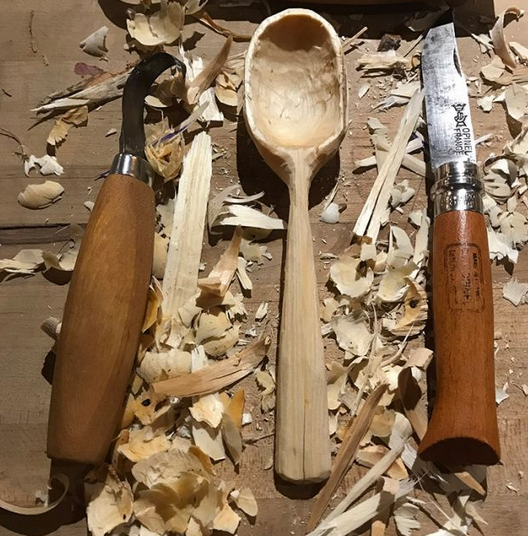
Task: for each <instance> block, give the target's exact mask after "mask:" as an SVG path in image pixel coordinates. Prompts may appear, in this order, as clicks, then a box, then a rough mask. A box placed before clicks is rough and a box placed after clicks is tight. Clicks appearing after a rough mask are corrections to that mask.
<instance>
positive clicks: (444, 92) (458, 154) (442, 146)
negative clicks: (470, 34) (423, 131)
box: [422, 12, 476, 170]
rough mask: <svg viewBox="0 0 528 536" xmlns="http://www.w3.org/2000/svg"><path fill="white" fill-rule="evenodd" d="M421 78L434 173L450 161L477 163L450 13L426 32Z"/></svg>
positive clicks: (464, 81)
mask: <svg viewBox="0 0 528 536" xmlns="http://www.w3.org/2000/svg"><path fill="white" fill-rule="evenodd" d="M422 79H423V84H424V92H425V109H426V113H427V128H428V132H429V150H430V154H431V166H432V168H433V170H436V169H437V168H438V167H439V166H441V165H442V164H446V163H448V162H460V161H469V162H473V163H475V162H476V156H475V142H474V138H473V127H472V125H471V114H470V111H469V99H468V93H467V86H466V80H465V78H464V74H463V73H462V69H461V67H460V60H459V57H458V49H457V45H456V38H455V28H454V25H453V19H452V16H451V13H449V12H448V13H446V15H445V16H442V18H441V19H439V21H438V22H437V23H436V25H435V26H434V27H433V28H431V29H430V30H429V31H428V33H427V36H426V38H425V43H424V48H423V53H422Z"/></svg>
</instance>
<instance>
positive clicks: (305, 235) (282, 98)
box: [244, 9, 347, 483]
mask: <svg viewBox="0 0 528 536" xmlns="http://www.w3.org/2000/svg"><path fill="white" fill-rule="evenodd" d="M345 79H346V77H345V67H344V58H343V53H342V51H341V44H340V41H339V38H338V36H337V34H336V32H335V31H334V29H333V28H332V26H331V25H330V24H329V23H328V22H327V21H325V20H324V19H323V18H321V17H320V16H318V15H317V14H316V13H314V12H312V11H310V10H307V9H287V10H285V11H283V12H281V13H279V14H277V15H274V16H272V17H269V18H268V19H266V20H265V21H264V22H262V24H261V25H260V26H259V27H258V28H257V31H256V32H255V34H254V35H253V38H252V39H251V43H250V45H249V48H248V51H247V55H246V66H245V82H244V84H245V85H244V89H245V117H246V123H247V126H248V130H249V132H250V134H251V136H252V138H253V141H254V142H255V145H256V146H257V148H258V150H259V152H260V154H261V155H262V157H263V158H264V160H265V161H266V163H267V164H268V165H269V166H270V167H271V168H272V169H273V171H275V173H277V175H279V177H280V178H281V179H282V180H283V181H284V182H285V183H286V184H287V185H288V189H289V193H290V217H289V222H288V239H287V246H286V247H287V249H286V266H285V281H284V296H283V304H282V318H281V329H280V340H279V361H278V377H277V414H276V420H277V424H276V445H275V446H276V455H275V470H276V471H277V473H278V474H279V475H280V476H281V477H282V478H284V479H286V480H289V481H292V482H299V483H301V482H319V481H321V480H324V479H325V478H327V477H328V475H329V473H330V440H329V433H328V402H327V388H326V377H325V366H324V355H323V342H322V338H321V326H320V321H319V297H318V291H317V280H316V275H315V264H314V253H313V243H312V233H311V229H310V220H309V217H308V193H309V190H310V183H311V181H312V179H313V177H314V176H315V174H316V173H317V171H318V170H319V169H320V168H321V166H322V165H323V164H324V163H325V162H326V161H327V160H328V159H330V158H331V157H332V156H333V155H334V154H335V153H336V151H337V150H338V148H339V144H340V142H341V140H342V139H343V136H344V134H345V128H346V104H347V96H346V81H345Z"/></svg>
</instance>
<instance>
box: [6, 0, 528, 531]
mask: <svg viewBox="0 0 528 536" xmlns="http://www.w3.org/2000/svg"><path fill="white" fill-rule="evenodd" d="M278 4H279V3H278ZM280 6H281V7H282V6H284V7H285V6H286V3H280ZM126 7H127V4H124V3H122V2H118V1H116V0H99V1H98V2H96V1H94V0H91V1H86V0H55V1H54V2H46V3H43V2H41V1H38V0H12V1H11V2H6V3H4V4H3V13H2V16H1V17H0V126H2V127H5V128H8V129H10V130H12V131H13V132H15V133H16V134H17V135H18V136H20V137H21V139H22V141H23V143H24V144H25V145H26V146H27V148H28V151H29V152H30V153H31V154H35V155H36V156H40V155H42V154H44V153H45V151H46V142H45V140H46V137H47V135H48V132H49V130H50V128H51V125H52V122H50V121H46V122H43V123H40V124H39V123H38V122H37V118H36V117H35V114H34V113H32V112H30V109H31V108H33V107H35V105H36V104H37V103H38V102H39V101H40V100H41V99H42V98H43V97H45V96H46V95H48V94H49V93H51V92H52V91H55V90H58V89H62V88H65V87H67V86H69V85H71V84H73V83H75V82H77V81H78V76H77V75H76V74H75V73H74V70H73V69H74V65H75V63H76V62H79V61H84V62H86V63H89V64H99V65H100V66H101V67H102V68H105V69H108V70H115V71H118V70H120V69H122V68H123V67H124V66H125V64H126V62H127V61H130V60H131V59H134V58H135V55H131V54H129V53H128V52H127V51H125V50H124V48H123V45H124V43H125V30H124V29H123V28H124V21H125V11H124V9H125V8H126ZM348 9H349V11H348V12H347V8H344V7H341V8H339V9H337V10H334V11H332V16H333V17H335V19H336V20H339V21H341V20H345V19H346V25H345V26H344V27H343V28H345V29H346V30H347V34H348V35H353V33H355V32H356V31H357V30H358V29H360V28H361V27H362V26H367V27H368V28H369V30H368V32H367V34H366V36H367V38H369V39H376V38H380V37H381V35H382V34H383V33H385V32H393V31H396V30H395V28H396V21H398V20H401V19H402V16H403V15H402V13H401V12H400V11H401V8H396V7H394V6H393V7H391V8H390V11H387V12H386V13H383V14H382V15H379V11H378V12H377V13H376V12H374V11H373V10H367V12H368V11H370V14H367V15H365V16H364V17H363V18H361V19H359V17H358V16H354V17H349V16H348V15H346V13H352V11H350V10H351V8H348ZM378 9H380V8H378ZM329 10H332V8H325V11H326V12H328V11H329ZM32 11H34V15H33V22H32V30H33V37H34V45H35V46H34V47H33V48H34V49H35V50H36V51H35V52H34V51H33V50H32V47H31V38H30V33H29V21H30V16H31V15H30V14H31V12H32ZM211 12H213V9H212V10H211ZM353 12H354V13H356V14H360V13H362V11H361V8H359V7H357V8H355V9H354V10H353ZM214 15H215V17H218V18H219V19H221V20H222V19H223V20H224V21H225V24H226V25H228V26H229V27H231V28H234V29H237V30H240V31H251V29H253V28H254V27H255V26H256V24H258V22H260V21H261V20H262V19H263V18H264V17H265V10H264V8H263V7H262V4H259V3H258V2H256V3H255V4H254V5H253V6H252V7H248V8H236V9H234V8H229V9H228V8H215V9H214ZM527 22H528V21H525V23H524V26H521V25H520V24H519V25H518V27H517V29H515V30H512V31H516V32H517V33H518V37H517V38H516V40H517V41H520V42H521V43H524V45H525V46H528V37H527V33H528V32H526V30H528V24H526V23H527ZM102 25H107V26H108V27H109V34H108V38H107V46H108V48H109V53H108V62H97V60H96V59H94V58H92V57H90V56H87V55H86V54H84V53H83V52H82V51H81V49H80V48H79V42H80V41H81V40H83V39H84V38H85V37H86V36H87V35H89V34H90V33H91V32H93V31H94V30H96V29H98V28H99V27H100V26H102ZM519 28H524V32H523V31H522V30H520V29H519ZM193 30H194V31H196V32H197V33H195V34H194V35H193V37H192V39H190V40H189V42H191V41H193V42H195V48H194V50H193V51H192V53H193V54H197V55H202V56H203V57H204V58H209V57H211V55H212V54H214V52H215V51H217V50H218V48H219V45H220V44H221V43H222V42H223V40H224V38H223V37H221V36H219V35H217V34H215V33H213V32H211V31H210V30H209V29H207V28H204V27H203V26H201V25H199V24H197V23H193V24H191V25H189V28H188V29H186V32H188V35H189V37H191V34H192V31H193ZM404 38H405V39H412V38H413V37H412V36H404ZM459 46H460V50H461V57H462V63H463V67H464V71H465V72H466V75H467V76H478V72H479V68H480V65H481V64H482V62H483V63H486V62H487V61H489V60H488V58H486V57H483V56H482V54H481V53H480V51H479V48H478V45H477V43H476V42H475V41H474V40H473V39H471V37H469V36H466V37H462V38H461V39H460V43H459ZM245 47H246V44H245V43H237V44H235V46H234V51H241V50H244V48H245ZM370 50H374V45H372V46H371V47H370ZM358 55H359V53H358V52H357V51H353V52H351V53H350V54H347V56H346V58H347V68H348V78H349V81H348V85H349V96H350V114H349V115H350V117H349V119H350V125H349V129H348V133H347V135H346V138H345V140H344V142H343V145H342V147H341V152H340V159H339V161H338V160H334V161H333V162H332V163H331V164H330V165H329V166H327V167H326V168H325V169H324V171H323V173H322V174H321V176H320V177H319V179H318V180H317V181H316V184H315V185H314V187H313V189H312V196H311V197H312V203H313V208H312V210H311V223H312V229H313V233H314V236H315V243H314V253H315V254H317V253H319V252H320V251H323V252H324V251H329V250H330V249H331V247H332V245H333V244H334V243H335V241H336V239H337V237H338V236H339V235H340V233H341V232H342V231H343V230H344V229H347V228H348V229H350V228H351V227H352V226H353V224H354V222H355V219H356V218H357V216H358V214H359V212H360V210H361V207H362V204H363V202H364V200H365V199H366V196H367V195H368V192H369V189H370V186H371V184H372V181H373V179H374V178H375V170H369V171H367V172H365V173H362V174H355V173H353V161H354V160H357V159H359V158H364V157H366V156H370V155H371V154H372V148H371V145H370V141H369V137H368V130H367V129H366V119H367V118H368V117H369V116H371V115H376V116H379V117H380V119H381V121H382V122H383V123H385V124H386V125H388V126H389V127H390V129H391V132H393V133H394V130H395V128H396V127H397V124H398V121H399V117H400V116H401V113H402V109H401V108H396V109H392V110H390V111H388V112H386V113H380V112H378V111H373V110H372V106H373V105H375V104H376V103H377V102H378V99H377V98H376V96H378V95H380V91H379V90H378V89H377V88H376V82H377V81H376V79H374V81H373V87H372V89H371V91H370V93H369V95H367V96H366V97H364V98H363V99H362V100H359V99H358V98H357V94H358V87H359V85H360V84H361V83H362V82H360V75H361V73H359V72H358V71H357V70H356V67H355V61H356V59H357V58H358ZM472 105H474V108H473V122H474V127H475V131H476V136H477V137H478V136H481V135H484V134H487V133H489V132H492V133H494V134H496V135H497V137H498V138H497V139H496V140H495V141H494V142H493V144H492V146H491V147H481V148H480V149H479V151H478V157H479V159H484V158H485V157H486V156H488V154H489V153H491V152H493V151H495V152H500V151H501V150H502V147H503V145H504V143H505V142H506V141H507V140H508V139H510V138H511V132H510V131H509V129H508V125H507V123H506V119H505V112H504V110H503V109H502V108H501V107H500V106H499V105H495V106H494V109H493V111H492V113H490V114H484V113H483V112H482V111H481V110H479V109H477V108H476V104H475V102H474V99H473V101H472ZM119 127H120V102H119V101H114V102H111V103H109V104H106V105H105V106H103V107H101V108H100V109H99V110H96V111H93V112H91V113H90V115H89V121H88V125H87V126H86V127H82V128H79V129H72V131H70V134H69V136H68V138H67V140H66V142H65V143H64V144H63V146H61V147H60V148H59V149H58V151H57V157H58V160H59V162H60V163H61V164H62V165H63V166H64V169H65V173H64V175H63V176H61V177H60V178H58V179H57V180H58V181H59V182H61V184H62V185H63V186H64V188H65V193H64V197H63V199H62V200H61V201H59V202H58V203H56V204H55V205H53V206H51V207H49V208H47V209H45V210H42V211H31V210H28V209H26V208H23V207H22V206H20V205H19V204H18V203H17V195H18V193H19V192H20V191H21V190H22V189H23V188H24V187H25V186H26V185H27V184H30V183H34V182H39V181H40V179H41V177H40V176H36V175H34V176H32V177H30V178H28V177H25V176H24V172H23V167H22V165H21V161H20V159H19V157H18V156H16V155H15V154H14V151H15V150H16V149H17V147H16V144H15V143H14V142H13V141H12V140H10V139H8V138H5V137H0V154H1V155H2V157H1V158H0V244H1V246H0V258H11V257H13V256H14V255H15V254H16V253H17V252H18V251H19V250H20V249H23V248H31V247H36V248H44V249H50V250H53V251H57V250H58V249H59V248H60V247H61V246H62V245H63V244H64V237H65V227H66V226H67V225H68V224H70V223H79V224H84V223H86V221H87V219H88V216H89V213H88V211H87V209H86V208H85V207H84V206H83V203H84V202H85V201H87V200H95V197H96V194H97V191H98V189H99V187H100V185H101V181H96V180H95V178H96V177H97V176H98V175H99V174H100V173H102V172H103V171H105V170H106V169H107V168H108V166H109V164H110V162H111V161H112V158H113V155H114V154H115V153H116V151H117V146H118V137H117V136H112V137H108V138H107V137H105V134H106V133H107V132H108V130H109V129H110V128H116V129H118V130H119ZM210 134H211V136H212V138H213V142H214V143H216V144H218V145H220V146H222V147H223V148H225V149H226V150H227V154H226V156H225V157H223V158H220V159H218V160H216V161H215V162H214V167H213V186H212V191H213V193H216V192H218V191H219V190H221V189H222V188H224V187H225V186H227V185H229V184H233V183H236V182H237V181H238V180H240V182H241V184H242V186H243V188H244V190H245V191H246V192H248V193H252V192H255V191H259V190H261V189H263V188H264V189H265V191H266V192H267V196H266V200H267V202H269V203H270V204H274V205H275V206H276V207H277V211H278V213H279V214H280V215H282V216H284V214H285V211H286V210H287V206H288V205H287V191H286V189H285V187H284V186H283V185H281V184H280V183H279V181H278V179H277V178H276V177H274V176H273V174H272V173H271V172H270V171H269V169H268V168H267V167H266V165H265V164H264V163H263V162H262V161H261V159H260V157H259V156H258V154H257V153H256V152H255V149H254V147H253V146H252V144H251V142H250V140H249V138H248V135H247V132H246V130H245V128H244V125H243V122H242V121H239V122H238V124H237V122H236V121H230V120H226V121H225V123H224V125H223V126H222V127H218V128H212V129H211V130H210ZM336 178H338V179H339V180H340V186H339V190H338V196H337V202H344V203H347V209H346V211H345V212H344V213H343V215H342V217H341V222H340V223H339V224H336V225H329V224H324V223H322V222H320V221H319V214H320V212H321V202H322V200H323V197H324V195H326V194H327V193H328V191H329V190H330V189H331V186H332V185H333V182H334V181H335V179H336ZM403 179H408V180H409V182H410V184H411V185H412V186H413V187H414V188H415V189H416V190H417V191H418V195H417V196H416V199H415V200H414V201H413V203H414V208H415V209H416V208H421V207H424V206H425V205H426V198H425V185H424V181H423V180H422V179H420V178H419V177H417V176H416V175H414V174H413V173H411V172H409V171H406V170H404V169H402V170H401V171H400V173H399V176H398V180H403ZM400 221H401V222H402V225H406V224H405V219H403V218H402V219H401V220H400ZM282 245H283V241H282V238H281V237H280V236H278V237H277V238H275V239H273V240H271V241H270V242H269V244H268V247H269V249H270V252H271V253H272V255H273V260H272V261H269V262H267V263H266V264H265V265H264V266H263V267H262V268H260V269H259V270H257V271H255V272H254V274H253V275H252V279H253V283H254V292H253V296H252V297H251V298H250V299H246V300H245V303H246V307H248V309H249V310H250V313H251V314H253V313H254V312H255V310H256V308H257V307H258V305H259V304H260V303H261V302H263V301H267V302H269V304H270V312H269V315H270V317H273V316H274V315H276V314H277V311H278V299H279V292H278V288H279V283H280V277H281V264H282ZM224 247H225V243H223V242H221V243H220V244H219V245H213V244H210V243H209V242H208V240H207V238H205V243H204V252H203V256H204V261H206V262H207V263H208V266H211V265H212V264H213V263H214V262H215V261H216V259H218V257H219V255H220V254H221V252H222V251H223V249H224ZM510 272H511V270H510ZM513 274H514V276H515V277H516V278H517V279H519V280H520V281H528V252H526V251H523V252H521V254H520V258H519V263H518V265H517V266H515V267H514V270H513ZM510 277H511V275H510V273H509V271H508V270H507V269H505V267H504V266H502V265H500V266H494V267H493V283H494V293H495V315H496V321H495V323H496V326H495V329H496V333H497V340H496V343H497V354H496V383H497V386H502V385H503V384H504V383H505V382H506V381H509V383H510V388H509V394H510V398H509V399H508V400H506V401H505V402H503V403H502V404H501V405H500V406H499V408H498V415H499V426H500V432H501V440H502V449H503V461H502V464H501V465H499V466H497V467H493V468H491V469H490V470H489V477H488V489H489V495H488V498H487V500H486V503H485V506H484V508H483V509H482V516H483V517H484V519H486V520H487V521H488V523H489V526H488V527H486V529H485V530H486V533H487V534H495V535H497V536H499V535H503V534H506V533H507V532H506V531H508V532H509V533H511V534H519V535H520V534H524V533H526V528H525V526H526V525H527V524H528V513H527V512H528V511H527V509H526V508H525V506H526V502H527V500H528V484H527V482H528V476H527V477H526V478H525V479H522V478H521V476H520V475H521V474H522V473H521V472H523V471H524V473H526V474H527V475H528V411H527V410H528V397H526V396H525V395H524V394H523V392H522V390H521V389H520V388H518V386H520V385H521V384H522V383H528V382H527V380H526V379H525V376H526V378H528V371H527V367H528V350H527V338H528V307H526V306H520V307H519V308H515V307H514V306H513V305H511V304H510V303H509V302H507V301H506V300H504V299H503V298H502V287H503V285H504V283H505V282H507V281H509V280H510ZM326 279H327V272H326V271H325V270H324V269H323V265H322V264H321V263H320V262H319V261H318V282H319V284H320V287H321V289H323V288H324V285H325V283H326ZM66 292H67V286H58V285H55V284H54V283H52V282H50V281H48V280H47V279H46V278H45V277H43V275H42V274H37V275H35V276H34V277H30V278H26V279H24V278H13V279H10V280H4V281H2V282H1V284H0V315H1V316H0V319H1V323H0V340H1V341H2V344H1V350H0V364H1V371H2V373H1V374H0V499H3V500H5V501H10V502H13V503H16V504H19V505H31V504H34V502H35V493H36V492H42V491H44V490H45V489H46V483H47V478H48V475H49V471H50V466H49V461H48V459H47V458H46V455H45V452H44V448H45V439H46V426H47V416H48V405H49V396H50V385H49V383H48V381H47V380H46V379H45V371H46V365H45V362H46V356H47V354H48V352H49V350H50V347H51V344H50V340H49V338H48V337H47V336H46V335H45V334H44V333H43V332H42V331H41V330H40V328H39V326H40V324H41V322H42V321H43V320H44V319H45V318H47V317H48V316H50V315H53V316H56V317H61V314H62V308H63V304H64V300H65V297H66ZM273 348H275V347H273ZM271 356H272V358H274V351H272V353H271ZM248 404H249V406H250V407H251V406H254V407H255V412H254V413H257V408H258V404H259V400H258V395H257V394H256V393H254V394H253V398H251V397H250V398H249V401H248ZM270 419H271V418H270ZM270 419H269V420H268V421H261V426H262V428H263V429H264V432H266V431H272V429H273V428H272V422H271V420H270ZM272 447H273V442H272V439H271V438H268V439H265V440H262V441H260V442H259V443H257V444H256V445H254V446H251V445H249V446H247V447H246V449H245V451H244V453H243V456H242V462H241V469H240V473H239V474H238V475H236V478H237V479H238V480H239V481H243V482H244V483H245V484H247V485H249V486H250V487H251V488H252V489H253V491H254V492H255V495H256V497H257V500H258V501H259V506H260V512H259V515H258V517H257V521H256V524H255V525H254V526H252V525H249V524H247V523H244V525H243V526H242V527H241V529H240V534H241V535H245V534H252V535H255V536H264V535H265V534H283V535H287V534H292V535H295V534H303V531H304V528H303V522H304V521H305V520H306V517H307V515H308V513H309V510H310V505H311V502H310V501H309V500H305V499H303V498H301V497H299V493H298V492H296V491H295V490H292V489H280V490H277V489H276V487H275V483H274V478H273V472H272V471H271V470H266V469H265V468H264V467H266V466H267V463H268V461H269V459H270V457H271V456H272V452H273V449H272ZM356 478H357V475H356V474H352V475H350V476H349V478H348V480H349V481H353V480H354V479H356ZM508 484H511V486H513V487H514V488H515V489H517V490H518V491H513V490H512V489H509V488H507V485H508ZM427 528H428V529H430V530H432V529H434V528H435V527H434V525H432V524H429V525H427V523H424V527H423V529H422V531H419V532H417V536H419V535H420V534H426V533H427V530H426V529H427ZM50 533H51V534H54V535H56V536H59V535H60V536H74V535H81V534H85V533H86V528H85V521H84V519H82V518H79V514H78V510H75V509H72V507H71V505H69V504H67V503H65V505H63V506H61V507H59V508H58V509H57V510H56V511H53V512H51V513H49V514H46V515H45V516H42V517H40V518H32V517H26V518H22V517H19V516H16V515H13V514H9V513H6V512H4V511H1V510H0V535H2V536H3V535H8V534H9V535H11V534H28V535H40V534H50ZM390 533H391V534H392V532H390ZM475 534H476V532H475Z"/></svg>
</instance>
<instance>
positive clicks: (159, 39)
mask: <svg viewBox="0 0 528 536" xmlns="http://www.w3.org/2000/svg"><path fill="white" fill-rule="evenodd" d="M131 16H132V18H131V19H129V20H127V29H128V33H129V34H130V36H131V37H132V38H133V39H135V40H136V41H137V42H138V43H140V44H141V45H143V46H146V47H156V46H159V45H171V44H172V43H174V42H175V41H176V40H177V39H178V38H179V37H180V34H181V32H182V29H183V23H184V11H183V9H182V6H181V4H179V3H178V2H172V3H168V2H167V0H161V1H160V9H159V11H156V12H154V13H152V14H149V15H145V14H143V13H135V12H132V14H131Z"/></svg>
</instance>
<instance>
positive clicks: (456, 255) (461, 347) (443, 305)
mask: <svg viewBox="0 0 528 536" xmlns="http://www.w3.org/2000/svg"><path fill="white" fill-rule="evenodd" d="M432 275H433V308H434V310H433V314H434V337H435V359H436V370H437V386H438V387H437V389H438V392H437V395H436V400H435V403H434V410H433V415H432V417H431V421H430V423H429V426H428V428H427V432H426V434H425V436H424V438H423V440H422V441H421V442H420V448H419V450H418V452H419V454H420V455H421V456H422V458H424V459H425V460H430V461H436V462H443V463H448V464H459V465H465V464H485V465H492V464H495V463H497V462H498V461H499V458H500V446H499V436H498V432H499V431H498V428H497V413H496V410H495V374H494V356H493V295H492V286H491V268H490V262H489V251H488V239H487V233H486V223H485V221H484V216H482V215H481V214H478V213H476V212H470V211H452V212H447V213H445V214H441V215H439V216H437V217H436V218H435V221H434V228H433V274H432Z"/></svg>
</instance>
